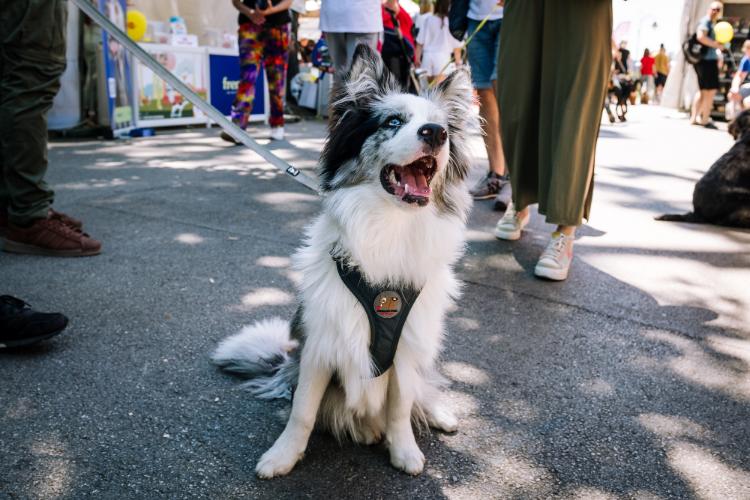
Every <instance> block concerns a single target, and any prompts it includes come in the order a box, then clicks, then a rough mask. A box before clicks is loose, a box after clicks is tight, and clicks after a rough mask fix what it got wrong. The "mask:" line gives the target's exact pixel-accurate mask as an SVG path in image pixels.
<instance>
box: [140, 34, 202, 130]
mask: <svg viewBox="0 0 750 500" xmlns="http://www.w3.org/2000/svg"><path fill="white" fill-rule="evenodd" d="M141 46H142V47H143V48H144V49H145V50H146V52H148V53H149V54H151V55H152V56H153V57H154V58H155V59H156V60H157V61H159V62H160V63H161V64H162V65H163V66H164V67H165V68H167V69H168V70H169V71H170V72H171V73H172V74H174V75H175V76H176V77H178V78H179V79H180V80H182V81H183V82H184V83H185V84H187V85H188V86H189V87H190V88H191V89H192V90H193V91H194V92H195V93H197V94H198V95H200V96H201V97H202V98H203V99H206V100H207V99H208V82H207V79H208V76H207V75H208V67H207V64H208V61H207V57H206V52H205V50H204V49H200V48H190V47H173V46H169V45H158V44H141ZM135 72H136V90H137V96H138V102H137V105H138V113H137V120H138V125H139V126H149V125H154V126H157V125H167V124H173V125H180V124H189V123H203V122H205V121H206V117H205V115H204V114H203V113H202V112H201V111H200V110H199V109H197V108H194V107H193V105H192V103H190V101H188V100H187V99H185V98H184V97H183V96H182V95H181V94H180V93H179V92H177V91H175V90H174V89H173V88H172V87H171V86H170V85H169V84H168V83H166V82H165V81H164V80H162V79H161V78H159V77H158V76H156V75H155V74H154V72H153V71H151V70H150V69H149V68H147V67H146V66H144V65H142V64H136V66H135Z"/></svg>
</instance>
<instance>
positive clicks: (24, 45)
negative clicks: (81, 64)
mask: <svg viewBox="0 0 750 500" xmlns="http://www.w3.org/2000/svg"><path fill="white" fill-rule="evenodd" d="M67 8H68V3H67V1H66V0H2V1H0V210H5V209H7V210H8V214H9V217H10V221H11V222H12V223H14V224H17V225H28V224H30V223H31V222H33V220H34V219H37V218H43V217H46V215H47V211H48V210H49V206H50V204H51V203H52V199H53V196H54V193H53V191H52V190H51V189H50V188H49V186H48V185H47V183H46V182H45V181H44V176H45V173H46V172H47V112H48V111H49V109H50V108H51V107H52V100H53V99H54V97H55V95H56V94H57V91H58V90H59V89H60V75H62V73H63V71H64V70H65V27H66V20H67Z"/></svg>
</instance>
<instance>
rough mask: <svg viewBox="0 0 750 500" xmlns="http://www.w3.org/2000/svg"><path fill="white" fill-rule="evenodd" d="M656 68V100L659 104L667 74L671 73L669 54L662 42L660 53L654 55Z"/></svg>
mask: <svg viewBox="0 0 750 500" xmlns="http://www.w3.org/2000/svg"><path fill="white" fill-rule="evenodd" d="M654 70H656V78H655V81H654V83H655V85H656V95H655V96H654V100H655V101H656V103H657V104H659V103H661V94H662V92H663V91H664V85H665V84H666V83H667V75H668V74H669V56H667V49H665V48H664V44H663V43H662V44H661V45H660V46H659V53H658V54H656V56H654Z"/></svg>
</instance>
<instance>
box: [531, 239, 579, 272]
mask: <svg viewBox="0 0 750 500" xmlns="http://www.w3.org/2000/svg"><path fill="white" fill-rule="evenodd" d="M574 239H575V237H574V236H567V235H565V234H563V233H558V232H554V233H552V238H550V240H549V243H548V244H547V248H545V249H544V253H542V256H541V257H540V258H539V262H537V264H536V267H535V268H534V274H536V275H537V276H538V277H540V278H547V279H549V280H553V281H563V280H564V279H566V278H567V277H568V271H569V270H570V263H571V262H573V240H574Z"/></svg>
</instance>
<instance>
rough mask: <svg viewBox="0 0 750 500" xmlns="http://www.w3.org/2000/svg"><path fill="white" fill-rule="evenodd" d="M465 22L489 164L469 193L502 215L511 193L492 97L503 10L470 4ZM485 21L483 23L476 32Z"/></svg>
mask: <svg viewBox="0 0 750 500" xmlns="http://www.w3.org/2000/svg"><path fill="white" fill-rule="evenodd" d="M468 18H469V25H468V29H467V30H466V36H467V37H469V36H472V34H473V37H472V39H471V40H470V41H469V43H468V45H467V46H466V55H467V58H468V60H469V67H470V68H471V81H472V84H473V85H474V89H475V90H476V92H477V97H478V98H479V114H480V115H481V117H482V118H483V119H484V145H485V147H486V148H487V159H488V160H489V164H490V165H489V167H490V168H489V172H488V173H487V175H485V176H484V177H483V178H482V179H481V180H480V181H479V183H477V185H476V186H474V187H473V188H472V189H471V191H470V193H471V195H472V197H473V198H474V199H475V200H485V199H494V200H495V203H494V208H495V210H500V211H504V210H505V208H506V207H507V204H508V203H509V202H510V197H511V193H510V180H509V179H508V177H507V175H506V169H505V156H504V154H503V143H502V138H501V137H500V108H499V107H498V103H497V95H496V93H495V82H496V80H497V71H498V68H497V57H498V53H499V50H500V29H501V28H502V25H503V7H501V6H499V5H498V2H497V0H471V1H470V2H469V13H468ZM485 19H487V21H486V22H485V23H484V25H482V27H481V29H479V31H477V28H478V27H479V25H480V24H481V23H482V21H483V20H485Z"/></svg>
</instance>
